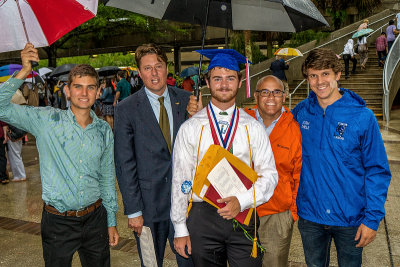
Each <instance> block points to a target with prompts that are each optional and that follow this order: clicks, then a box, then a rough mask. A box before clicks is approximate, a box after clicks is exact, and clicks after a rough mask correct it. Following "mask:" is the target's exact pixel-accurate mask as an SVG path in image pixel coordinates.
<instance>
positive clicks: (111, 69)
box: [97, 66, 121, 76]
mask: <svg viewBox="0 0 400 267" xmlns="http://www.w3.org/2000/svg"><path fill="white" fill-rule="evenodd" d="M120 70H121V69H120V68H118V67H116V66H106V67H101V68H100V69H98V70H97V73H98V74H99V76H111V75H115V74H117V72H118V71H120Z"/></svg>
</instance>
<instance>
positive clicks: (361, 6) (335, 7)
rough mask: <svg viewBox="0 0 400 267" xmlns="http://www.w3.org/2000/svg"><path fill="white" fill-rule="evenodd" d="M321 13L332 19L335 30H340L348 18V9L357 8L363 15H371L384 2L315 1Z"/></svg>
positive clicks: (363, 0)
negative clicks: (324, 12)
mask: <svg viewBox="0 0 400 267" xmlns="http://www.w3.org/2000/svg"><path fill="white" fill-rule="evenodd" d="M313 2H314V4H315V5H316V6H317V7H318V8H319V10H321V11H326V13H327V14H328V15H329V16H331V17H332V20H333V24H334V27H335V29H339V28H340V26H341V24H342V22H343V21H344V19H345V18H346V8H348V7H351V6H355V7H356V8H357V9H358V12H360V13H361V14H362V15H364V16H366V15H370V14H371V13H372V11H373V9H374V8H375V7H376V6H378V5H380V4H381V3H382V0H313Z"/></svg>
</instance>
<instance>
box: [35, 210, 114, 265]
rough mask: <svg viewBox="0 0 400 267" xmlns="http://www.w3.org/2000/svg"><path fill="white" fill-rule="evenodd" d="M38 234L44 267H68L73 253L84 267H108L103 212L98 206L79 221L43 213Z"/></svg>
mask: <svg viewBox="0 0 400 267" xmlns="http://www.w3.org/2000/svg"><path fill="white" fill-rule="evenodd" d="M41 231H42V246H43V258H44V262H45V265H46V267H49V266H52V267H53V266H54V267H64V266H65V267H67V266H68V267H69V266H71V263H72V256H73V255H74V253H75V252H76V251H78V253H79V258H80V260H81V264H82V266H84V267H86V266H87V267H89V266H96V267H100V266H110V249H109V244H108V227H107V211H106V209H105V208H104V207H103V206H102V205H101V206H100V207H98V208H97V209H96V210H94V211H93V212H91V213H89V214H87V215H85V216H82V217H67V216H60V215H54V214H51V213H49V212H47V211H45V210H43V212H42V225H41Z"/></svg>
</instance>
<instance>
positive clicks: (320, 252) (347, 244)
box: [298, 218, 363, 267]
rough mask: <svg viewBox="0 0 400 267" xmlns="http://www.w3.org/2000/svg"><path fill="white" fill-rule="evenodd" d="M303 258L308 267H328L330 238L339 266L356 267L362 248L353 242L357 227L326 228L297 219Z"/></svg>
mask: <svg viewBox="0 0 400 267" xmlns="http://www.w3.org/2000/svg"><path fill="white" fill-rule="evenodd" d="M298 226H299V230H300V234H301V240H302V241H303V248H304V256H305V258H306V264H307V266H308V267H328V266H329V256H330V248H331V242H332V238H333V240H334V242H335V246H336V250H337V259H338V264H339V266H345V267H356V266H357V267H358V266H361V263H362V250H363V249H362V248H356V244H357V243H358V241H354V237H355V236H356V233H357V229H358V227H339V226H328V225H322V224H318V223H314V222H311V221H308V220H305V219H303V218H299V223H298Z"/></svg>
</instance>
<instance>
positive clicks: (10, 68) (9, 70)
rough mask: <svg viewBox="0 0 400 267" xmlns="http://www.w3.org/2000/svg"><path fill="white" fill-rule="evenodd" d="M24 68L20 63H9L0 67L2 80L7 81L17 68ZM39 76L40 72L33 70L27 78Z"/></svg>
mask: <svg viewBox="0 0 400 267" xmlns="http://www.w3.org/2000/svg"><path fill="white" fill-rule="evenodd" d="M21 69H22V65H18V64H9V65H4V66H1V67H0V82H5V81H7V80H8V79H9V78H10V77H11V75H12V74H13V73H14V72H15V71H17V70H21ZM32 75H33V77H35V76H37V75H38V73H37V72H35V71H33V72H31V73H30V74H29V75H28V77H27V78H32Z"/></svg>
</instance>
